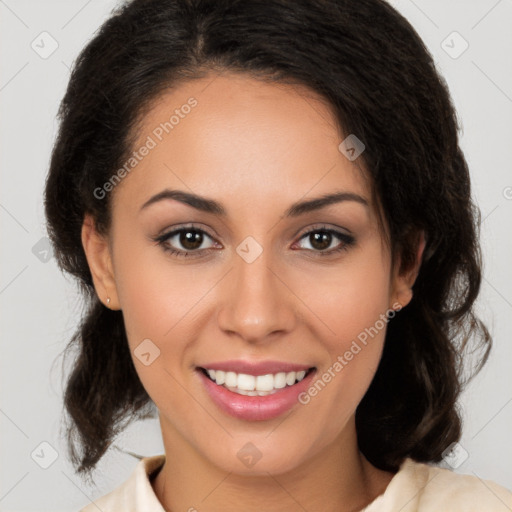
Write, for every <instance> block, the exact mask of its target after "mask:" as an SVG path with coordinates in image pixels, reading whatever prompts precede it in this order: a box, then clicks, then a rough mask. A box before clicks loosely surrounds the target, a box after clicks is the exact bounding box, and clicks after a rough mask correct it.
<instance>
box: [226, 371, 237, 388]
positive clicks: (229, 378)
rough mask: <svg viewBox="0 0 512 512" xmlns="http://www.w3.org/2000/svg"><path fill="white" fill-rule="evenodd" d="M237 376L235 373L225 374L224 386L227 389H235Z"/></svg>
mask: <svg viewBox="0 0 512 512" xmlns="http://www.w3.org/2000/svg"><path fill="white" fill-rule="evenodd" d="M237 380H238V379H237V375H236V373H235V372H226V377H225V381H224V384H225V386H226V387H227V388H236V381H237Z"/></svg>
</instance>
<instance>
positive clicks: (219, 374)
mask: <svg viewBox="0 0 512 512" xmlns="http://www.w3.org/2000/svg"><path fill="white" fill-rule="evenodd" d="M215 381H216V382H217V384H218V385H219V386H222V384H224V382H226V372H223V371H222V370H217V371H216V372H215Z"/></svg>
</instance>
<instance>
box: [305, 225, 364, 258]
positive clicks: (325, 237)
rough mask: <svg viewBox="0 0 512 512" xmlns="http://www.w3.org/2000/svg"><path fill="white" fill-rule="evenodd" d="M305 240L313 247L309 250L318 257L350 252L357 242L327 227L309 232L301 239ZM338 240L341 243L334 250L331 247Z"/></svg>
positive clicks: (349, 236) (351, 237)
mask: <svg viewBox="0 0 512 512" xmlns="http://www.w3.org/2000/svg"><path fill="white" fill-rule="evenodd" d="M303 239H305V240H307V241H308V242H309V244H310V246H311V249H309V248H308V250H310V251H313V252H315V253H318V256H329V255H332V254H334V253H338V252H339V251H343V250H348V248H349V247H350V246H351V245H353V244H354V242H355V238H354V237H353V236H351V235H348V234H346V233H343V232H341V231H337V230H335V229H330V228H326V227H320V228H318V227H317V228H313V229H311V230H309V231H308V232H306V233H304V235H302V237H301V238H300V240H303ZM336 239H338V240H339V242H338V244H337V245H336V244H335V246H334V248H332V247H331V245H332V243H333V242H336ZM329 248H330V249H329Z"/></svg>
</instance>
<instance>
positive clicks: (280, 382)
mask: <svg viewBox="0 0 512 512" xmlns="http://www.w3.org/2000/svg"><path fill="white" fill-rule="evenodd" d="M285 386H286V373H284V372H280V373H276V374H275V376H274V387H275V388H276V389H281V388H284V387H285Z"/></svg>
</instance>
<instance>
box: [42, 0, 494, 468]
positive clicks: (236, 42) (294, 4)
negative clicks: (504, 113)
mask: <svg viewBox="0 0 512 512" xmlns="http://www.w3.org/2000/svg"><path fill="white" fill-rule="evenodd" d="M212 70H213V71H218V72H222V71H232V72H239V73H245V74H247V75H249V76H252V77H257V78H258V79H266V80H269V81H275V82H289V83H297V84H302V85H305V86H307V87H308V88H309V89H310V90H312V91H315V92H316V93H318V94H319V95H320V96H321V97H322V98H324V99H325V100H326V101H327V102H328V104H329V105H330V106H331V108H332V111H333V113H334V114H335V117H336V119H337V120H338V121H339V124H340V126H342V127H343V129H344V131H345V132H346V133H347V134H349V133H353V134H356V136H357V137H358V138H359V139H361V140H362V141H363V142H364V144H365V146H366V149H365V151H364V153H363V154H362V155H361V156H360V159H361V160H362V162H363V164H364V168H365V169H366V170H367V174H368V176H369V177H370V180H371V185H372V190H373V192H374V194H375V195H376V197H377V198H378V201H379V203H380V204H381V205H382V210H383V213H384V217H385V221H386V223H387V225H388V226H389V234H390V241H391V248H392V255H394V256H396V255H400V256H401V257H402V262H403V269H406V268H409V267H410V265H411V264H412V262H413V259H414V249H415V242H416V241H417V234H418V232H419V231H420V230H424V232H425V233H426V237H427V247H426V250H425V253H424V257H423V261H422V265H421V269H420V272H419V275H418V278H417V280H416V282H415V284H414V288H413V291H414V297H413V299H412V301H411V302H410V303H409V305H408V306H407V307H405V308H404V309H403V310H401V311H400V312H399V313H398V314H397V315H396V317H395V318H393V319H392V320H391V321H390V322H389V325H388V328H387V333H386V339H385V346H384V352H383V356H382V360H381V362H380V366H379V368H378V370H377V373H376V375H375V378H374V380H373V382H372V384H371V386H370V388H369V389H368V391H367V393H366V395H365V396H364V398H363V400H362V402H361V403H360V405H359V407H358V409H357V413H356V425H357V432H358V440H359V445H360V449H361V451H362V452H363V453H364V455H365V456H366V457H367V458H368V459H369V460H370V461H371V462H372V463H373V464H374V465H375V466H377V467H379V468H381V469H386V470H392V471H395V470H397V468H398V466H399V464H400V463H401V462H402V461H403V459H404V458H405V457H411V458H413V459H415V460H417V461H424V462H426V461H434V462H436V461H439V460H441V458H442V453H443V450H445V449H446V448H447V446H448V445H449V444H450V443H452V442H453V441H457V440H458V439H459V438H460V435H461V420H460V415H459V413H458V411H457V398H458V396H459V393H460V391H461V389H462V386H463V384H464V382H465V373H464V372H463V370H464V368H465V365H463V355H464V354H465V353H466V352H467V351H468V350H467V349H468V347H469V345H468V342H469V341H470V340H471V341H473V342H474V343H475V346H476V348H479V349H481V350H480V352H477V353H480V354H481V356H480V357H479V359H478V360H477V361H476V363H475V368H473V370H474V371H473V372H472V374H473V375H474V374H475V373H476V372H477V371H478V370H479V369H480V368H481V366H482V365H483V364H484V362H485V360H486V359H487V356H488V353H489V349H490V346H491V340H490V336H489V333H488V331H487V329H486V328H485V326H484V325H483V324H482V323H481V322H480V321H479V320H478V319H477V318H476V317H475V315H474V310H473V304H474V301H475V299H476V297H477V295H478V292H479V288H480V281H481V256H480V248H479V243H478V227H479V212H478V210H477V208H476V207H475V206H474V203H473V202H472V199H471V193H470V177H469V172H468V167H467V164H466V161H465V159H464V156H463V154H462V152H461V149H460V147H459V143H458V125H457V119H456V113H455V109H454V107H453V105H452V102H451V99H450V96H449V92H448V88H447V86H446V84H445V82H444V80H443V79H442V78H441V77H440V75H439V74H438V73H437V71H436V69H435V65H434V62H433V59H432V57H431V55H430V54H429V52H428V51H427V49H426V48H425V46H424V44H423V43H422V41H421V39H420V37H419V36H418V34H417V33H416V32H415V30H414V29H413V28H412V27H411V25H410V24H409V23H408V22H407V21H406V20H405V19H404V18H403V17H402V16H401V15H400V14H399V13H397V12H396V11H395V10H394V9H393V8H392V7H390V6H389V5H388V4H387V3H386V2H384V1H383V0H358V1H357V2H356V1H353V0H133V1H131V2H127V3H125V4H124V5H122V6H120V7H119V8H118V9H117V10H115V11H114V12H113V14H112V16H111V17H110V18H109V19H108V20H107V21H106V22H105V23H104V24H103V26H102V27H101V28H100V30H99V31H98V33H97V34H95V36H94V38H93V39H92V40H91V41H90V42H89V43H88V44H87V46H86V47H85V48H84V49H83V51H82V52H81V54H80V56H79V57H78V59H77V61H76V62H75V63H74V66H73V69H72V74H71V78H70V81H69V85H68V88H67V92H66V94H65V96H64V98H63V100H62V103H61V106H60V110H59V119H60V129H59V133H58V138H57V140H56V143H55V146H54V148H53V153H52V158H51V164H50V170H49V175H48V179H47V184H46V190H45V207H46V216H47V219H48V230H49V235H50V237H51V240H52V243H53V244H54V249H55V254H56V257H57V260H58V262H59V265H60V267H61V268H62V269H63V270H64V271H66V272H68V273H70V274H71V275H72V276H74V277H76V278H77V280H78V282H79V284H80V285H81V290H82V292H83V296H84V299H85V310H84V315H83V317H82V321H81V324H80V327H79V329H78V330H77V332H76V333H75V335H74V336H73V338H72V340H71V341H70V343H69V345H68V347H67V349H66V350H68V349H71V348H72V347H74V348H75V349H76V357H75V359H74V364H73V368H72V371H71V372H70V375H69V379H68V381H67V387H66V390H65V399H64V400H65V407H66V411H67V413H68V415H69V418H70V425H69V427H68V430H67V434H68V445H69V450H70V456H71V459H72V461H73V463H74V464H75V465H76V466H77V470H78V471H79V472H80V473H86V474H89V473H90V472H91V470H92V469H93V468H94V467H95V465H96V463H97V462H98V461H99V460H100V458H101V457H102V456H103V455H104V454H105V452H106V450H107V449H108V448H109V446H110V445H111V444H112V441H113V439H114V438H115V436H116V435H117V434H118V433H119V432H121V431H122V430H123V429H124V428H125V426H126V425H127V424H128V423H129V422H130V421H133V420H135V419H139V418H142V417H146V416H147V415H148V414H150V413H151V411H153V412H154V404H153V403H152V401H151V399H150V397H149V396H148V394H147V393H146V391H145V389H144V387H143V386H142V384H141V382H140V380H139V378H138V375H137V373H136V370H135V367H134V365H133V361H132V359H131V356H130V352H129V347H128V341H127V338H126V333H125V329H124V323H123V314H122V312H120V311H111V310H109V309H107V308H105V307H104V306H103V305H102V304H101V302H100V301H99V299H98V297H97V296H96V293H95V291H94V287H93V283H92V279H91V274H90V271H89V267H88V265H87V261H86V258H85V254H84V250H83V247H82V243H81V226H82V222H83V219H84V214H86V213H90V214H92V215H93V217H94V219H95V221H96V223H97V228H98V230H99V231H100V232H103V233H108V229H109V223H110V208H111V197H110V196H111V195H112V193H115V192H112V193H111V194H108V195H107V197H106V198H102V199H100V198H98V197H97V194H96V195H95V194H94V191H95V190H96V189H97V188H98V187H101V186H102V185H103V184H104V183H105V182H107V181H108V180H109V179H110V178H111V176H112V175H113V173H114V172H115V170H116V169H118V168H119V167H121V166H122V163H123V162H124V161H125V160H126V155H128V154H129V153H130V152H131V151H133V147H132V144H133V143H134V141H135V139H136V135H137V129H138V126H139V123H140V120H141V119H142V118H143V116H144V114H145V113H146V112H147V109H148V108H149V106H150V105H151V102H152V101H153V100H155V99H156V98H158V96H159V94H160V93H162V92H163V91H165V90H166V89H168V88H170V87H174V86H176V85H177V84H179V83H181V82H184V81H187V80H191V79H194V78H197V77H201V76H204V75H205V74H206V73H207V72H208V71H212Z"/></svg>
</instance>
